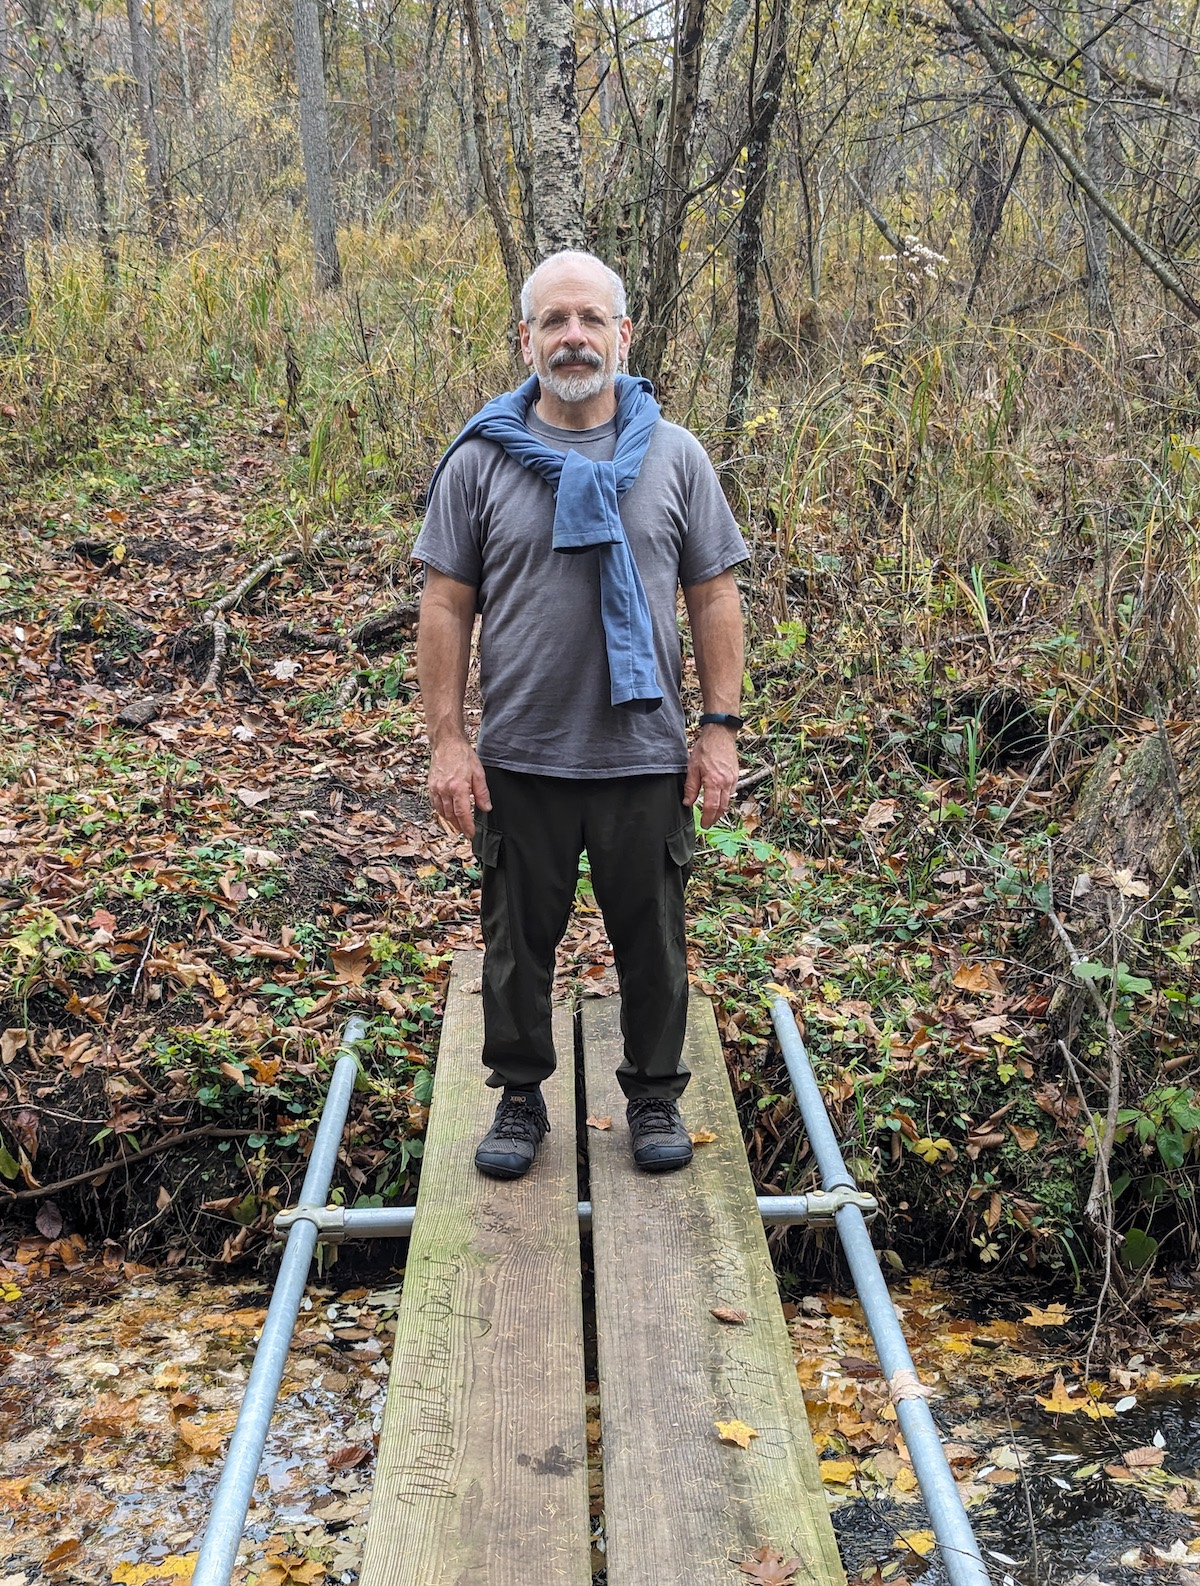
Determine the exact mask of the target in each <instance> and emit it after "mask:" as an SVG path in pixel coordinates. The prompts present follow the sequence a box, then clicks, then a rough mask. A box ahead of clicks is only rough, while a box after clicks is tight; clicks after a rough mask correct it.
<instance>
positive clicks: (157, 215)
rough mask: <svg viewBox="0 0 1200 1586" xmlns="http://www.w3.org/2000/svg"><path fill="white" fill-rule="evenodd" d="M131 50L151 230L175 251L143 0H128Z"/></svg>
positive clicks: (166, 247)
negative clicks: (143, 14) (156, 116)
mask: <svg viewBox="0 0 1200 1586" xmlns="http://www.w3.org/2000/svg"><path fill="white" fill-rule="evenodd" d="M126 12H127V14H128V16H129V49H130V53H131V55H132V57H133V76H134V81H135V83H136V85H137V97H138V125H139V128H140V131H141V135H142V161H143V164H144V167H145V172H146V194H147V197H148V198H149V200H150V231H151V235H152V236H153V238H154V241H155V244H156V245H157V246H158V247H159V248H161V249H162V251H163V252H164V253H171V252H172V251H173V250H174V248H175V244H176V241H177V240H178V239H177V237H176V232H175V215H174V211H173V209H172V206H171V195H170V192H169V190H168V188H167V180H166V175H165V173H164V170H163V162H162V151H161V149H160V147H159V141H158V127H157V125H156V123H155V118H154V84H153V79H152V73H151V70H150V50H149V46H148V44H147V40H146V29H145V25H144V23H143V21H142V0H127V3H126Z"/></svg>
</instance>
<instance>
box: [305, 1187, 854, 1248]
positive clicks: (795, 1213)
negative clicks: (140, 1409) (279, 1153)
mask: <svg viewBox="0 0 1200 1586" xmlns="http://www.w3.org/2000/svg"><path fill="white" fill-rule="evenodd" d="M848 1204H853V1205H856V1206H858V1208H859V1209H860V1211H861V1212H862V1213H863V1215H864V1216H865V1217H867V1218H868V1219H869V1218H872V1217H874V1215H875V1213H876V1211H877V1210H878V1207H877V1205H876V1203H875V1200H874V1199H873V1197H872V1196H870V1195H860V1194H859V1193H858V1192H857V1191H856V1190H853V1191H852V1190H845V1189H838V1190H835V1191H834V1192H833V1193H832V1194H828V1195H825V1194H820V1195H760V1196H758V1210H759V1215H760V1216H761V1217H762V1220H763V1222H764V1224H765V1225H766V1226H767V1227H768V1228H795V1227H798V1226H799V1225H800V1224H809V1225H814V1226H821V1225H822V1224H823V1225H825V1226H827V1227H830V1228H832V1227H833V1226H834V1219H835V1217H836V1216H837V1213H838V1211H839V1210H840V1209H841V1207H842V1206H844V1205H848ZM576 1211H577V1213H578V1216H579V1231H580V1233H590V1232H591V1228H592V1203H591V1201H579V1202H577V1203H576ZM416 1215H417V1208H416V1207H415V1206H322V1207H312V1206H292V1207H289V1208H288V1210H287V1211H282V1212H280V1213H279V1215H278V1216H277V1217H276V1218H275V1232H276V1233H277V1234H279V1235H281V1236H283V1235H286V1234H289V1233H290V1232H291V1230H292V1229H293V1228H294V1227H295V1225H296V1223H297V1222H299V1221H300V1220H302V1219H303V1220H305V1221H308V1222H313V1223H315V1224H316V1229H317V1242H318V1243H319V1244H327V1245H336V1244H341V1243H343V1241H345V1240H348V1239H407V1238H408V1237H409V1235H410V1234H411V1233H412V1229H413V1223H414V1221H415V1220H416Z"/></svg>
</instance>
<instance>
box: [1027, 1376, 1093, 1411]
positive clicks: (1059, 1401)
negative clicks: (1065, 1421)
mask: <svg viewBox="0 0 1200 1586" xmlns="http://www.w3.org/2000/svg"><path fill="white" fill-rule="evenodd" d="M1035 1397H1036V1398H1037V1402H1038V1403H1039V1404H1040V1405H1041V1407H1042V1409H1043V1410H1048V1411H1049V1413H1050V1414H1051V1415H1076V1414H1078V1412H1079V1411H1080V1410H1082V1409H1083V1404H1084V1401H1083V1400H1082V1399H1073V1398H1072V1397H1071V1395H1070V1394H1069V1393H1068V1392H1067V1388H1066V1384H1065V1383H1064V1382H1063V1377H1062V1372H1061V1371H1060V1372H1058V1373H1057V1374H1056V1375H1055V1378H1054V1387H1053V1388H1052V1389H1051V1391H1050V1393H1049V1395H1048V1397H1047V1398H1044V1399H1043V1398H1042V1396H1041V1394H1037V1395H1036V1396H1035Z"/></svg>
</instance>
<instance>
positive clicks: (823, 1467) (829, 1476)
mask: <svg viewBox="0 0 1200 1586" xmlns="http://www.w3.org/2000/svg"><path fill="white" fill-rule="evenodd" d="M818 1468H819V1469H820V1472H821V1480H822V1481H823V1482H824V1483H825V1485H826V1486H827V1487H834V1486H838V1485H840V1484H841V1483H843V1482H847V1481H852V1480H853V1479H854V1472H855V1469H856V1466H855V1464H854V1461H853V1460H852V1459H823V1460H822V1461H821V1463H820V1466H819V1467H818Z"/></svg>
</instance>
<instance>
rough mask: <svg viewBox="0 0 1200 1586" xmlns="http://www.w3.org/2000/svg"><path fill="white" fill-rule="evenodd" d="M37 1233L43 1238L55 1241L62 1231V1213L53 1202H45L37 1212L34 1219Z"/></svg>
mask: <svg viewBox="0 0 1200 1586" xmlns="http://www.w3.org/2000/svg"><path fill="white" fill-rule="evenodd" d="M35 1221H36V1223H37V1231H38V1233H40V1234H41V1235H42V1236H43V1238H46V1239H57V1238H58V1236H59V1234H61V1233H62V1230H63V1219H62V1212H60V1211H59V1209H58V1207H57V1206H56V1205H55V1204H54V1202H53V1201H47V1202H46V1203H45V1205H44V1206H42V1207H41V1209H40V1210H39V1212H38V1214H37V1217H36V1219H35Z"/></svg>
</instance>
